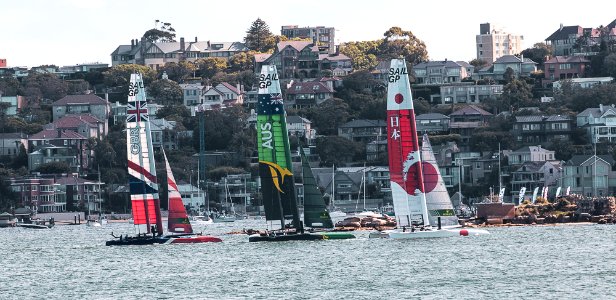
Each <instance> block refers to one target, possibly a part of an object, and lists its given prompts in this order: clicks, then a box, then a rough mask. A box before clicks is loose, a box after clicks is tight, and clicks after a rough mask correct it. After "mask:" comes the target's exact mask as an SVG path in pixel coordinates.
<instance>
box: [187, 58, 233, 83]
mask: <svg viewBox="0 0 616 300" xmlns="http://www.w3.org/2000/svg"><path fill="white" fill-rule="evenodd" d="M195 65H196V66H197V74H199V76H201V77H203V78H212V77H213V76H214V75H216V73H218V72H223V71H224V70H226V69H227V68H228V65H227V60H226V59H224V58H221V57H208V58H200V59H198V60H196V61H195Z"/></svg>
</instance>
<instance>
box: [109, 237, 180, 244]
mask: <svg viewBox="0 0 616 300" xmlns="http://www.w3.org/2000/svg"><path fill="white" fill-rule="evenodd" d="M169 239H170V238H169V237H164V236H154V237H153V236H132V237H131V236H127V237H120V238H117V239H114V240H111V241H107V242H105V245H106V246H133V245H135V246H136V245H154V244H164V243H167V242H168V241H169Z"/></svg>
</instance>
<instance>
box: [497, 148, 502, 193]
mask: <svg viewBox="0 0 616 300" xmlns="http://www.w3.org/2000/svg"><path fill="white" fill-rule="evenodd" d="M502 188H503V182H502V180H501V148H500V143H498V192H499V193H500V191H502Z"/></svg>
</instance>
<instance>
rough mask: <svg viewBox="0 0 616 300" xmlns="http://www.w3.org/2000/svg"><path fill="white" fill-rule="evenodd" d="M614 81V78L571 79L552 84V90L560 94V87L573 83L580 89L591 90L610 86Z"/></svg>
mask: <svg viewBox="0 0 616 300" xmlns="http://www.w3.org/2000/svg"><path fill="white" fill-rule="evenodd" d="M613 81H614V78H613V77H589V78H571V79H563V80H558V81H555V82H553V83H552V90H553V91H554V92H558V91H559V90H560V87H561V86H562V85H563V84H564V83H565V82H568V83H571V84H572V85H573V86H576V87H580V88H589V87H592V86H594V85H597V84H609V83H612V82H613Z"/></svg>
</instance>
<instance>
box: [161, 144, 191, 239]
mask: <svg viewBox="0 0 616 300" xmlns="http://www.w3.org/2000/svg"><path fill="white" fill-rule="evenodd" d="M163 157H164V158H165V169H166V171H167V190H168V192H167V195H168V197H169V217H168V219H167V230H169V232H175V233H193V228H192V226H191V225H190V220H189V219H188V214H187V213H186V208H185V207H184V202H183V201H182V195H181V194H180V191H179V190H178V185H177V183H176V181H175V177H174V176H173V172H172V171H171V166H169V161H168V160H167V154H166V153H165V151H164V150H163Z"/></svg>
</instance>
